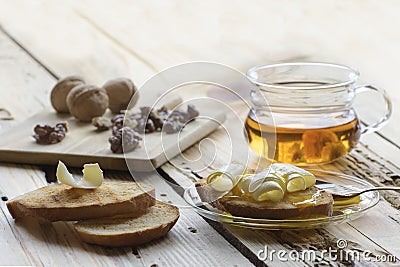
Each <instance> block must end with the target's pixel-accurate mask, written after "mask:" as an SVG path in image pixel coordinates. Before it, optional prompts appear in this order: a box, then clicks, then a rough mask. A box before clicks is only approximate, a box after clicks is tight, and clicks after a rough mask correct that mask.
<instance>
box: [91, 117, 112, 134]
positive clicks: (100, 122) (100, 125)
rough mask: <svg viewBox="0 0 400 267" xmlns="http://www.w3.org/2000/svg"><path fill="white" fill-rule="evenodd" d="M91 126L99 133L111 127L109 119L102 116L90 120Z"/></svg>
mask: <svg viewBox="0 0 400 267" xmlns="http://www.w3.org/2000/svg"><path fill="white" fill-rule="evenodd" d="M92 125H93V126H95V127H96V128H97V130H99V131H105V130H108V129H110V128H111V127H112V126H113V124H112V122H111V120H110V118H107V117H102V116H99V117H94V118H93V119H92Z"/></svg>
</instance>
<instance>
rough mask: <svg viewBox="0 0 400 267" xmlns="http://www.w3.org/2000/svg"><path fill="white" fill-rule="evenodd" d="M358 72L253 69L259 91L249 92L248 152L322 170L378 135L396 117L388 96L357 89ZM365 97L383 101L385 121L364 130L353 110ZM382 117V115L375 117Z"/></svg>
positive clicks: (289, 66) (312, 67)
mask: <svg viewBox="0 0 400 267" xmlns="http://www.w3.org/2000/svg"><path fill="white" fill-rule="evenodd" d="M358 77H359V72H358V71H357V70H355V69H352V68H350V67H347V66H343V65H337V64H330V63H318V62H292V63H281V64H273V65H266V66H258V67H254V68H251V69H250V70H249V71H248V72H247V78H248V79H249V80H250V81H251V82H252V83H253V84H254V85H256V86H257V88H256V89H254V88H252V90H251V92H250V97H251V109H250V112H249V115H248V116H247V119H246V121H245V126H244V128H245V133H246V134H247V138H248V141H249V146H250V148H251V149H252V150H254V151H255V152H256V153H257V154H259V155H261V156H263V157H264V158H266V159H268V160H274V161H278V162H284V163H289V164H294V165H312V164H323V163H329V162H331V161H334V160H335V159H337V158H339V157H341V156H343V155H346V154H347V153H349V151H350V150H351V149H352V148H354V147H355V146H356V145H357V143H358V141H359V139H360V136H361V135H362V134H367V133H372V132H374V131H377V130H379V129H380V128H381V127H382V126H383V125H384V124H385V123H386V122H387V120H388V119H389V117H390V115H391V113H392V104H391V101H390V98H389V97H388V95H387V94H386V92H385V90H383V89H380V88H377V87H375V86H373V85H356V82H357V79H358ZM361 92H371V93H372V94H371V96H372V95H373V96H374V99H376V97H377V95H380V97H382V99H383V100H384V103H385V106H386V107H385V111H384V114H383V115H382V116H380V117H379V116H377V120H376V121H375V122H374V123H372V124H369V125H367V126H363V127H361V126H360V123H359V118H358V117H357V115H356V111H355V109H354V107H353V103H354V99H355V97H356V96H357V95H358V94H359V93H361ZM377 115H379V114H377Z"/></svg>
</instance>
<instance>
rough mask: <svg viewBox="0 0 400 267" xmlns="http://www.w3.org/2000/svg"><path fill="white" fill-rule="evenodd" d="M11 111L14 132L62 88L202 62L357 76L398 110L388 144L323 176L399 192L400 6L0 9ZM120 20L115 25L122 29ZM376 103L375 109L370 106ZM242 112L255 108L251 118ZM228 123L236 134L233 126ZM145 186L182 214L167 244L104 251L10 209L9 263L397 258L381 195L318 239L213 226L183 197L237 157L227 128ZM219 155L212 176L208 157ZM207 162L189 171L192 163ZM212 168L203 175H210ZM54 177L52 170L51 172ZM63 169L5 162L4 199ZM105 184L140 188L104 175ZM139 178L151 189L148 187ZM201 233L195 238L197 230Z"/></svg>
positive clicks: (29, 4)
mask: <svg viewBox="0 0 400 267" xmlns="http://www.w3.org/2000/svg"><path fill="white" fill-rule="evenodd" d="M0 6H1V8H0V25H1V27H2V29H4V30H2V31H0V107H1V108H6V109H8V110H10V111H11V113H12V115H13V117H14V118H15V120H14V121H0V125H1V129H0V131H5V130H6V129H7V128H10V127H14V126H15V125H16V124H17V123H18V122H22V121H23V120H25V119H26V118H28V117H29V116H31V115H33V113H36V112H40V111H42V110H43V109H44V108H48V107H49V100H48V95H49V90H50V89H51V88H52V86H53V85H54V84H55V82H56V80H57V79H58V78H59V77H63V76H65V75H69V74H80V75H83V76H84V77H85V78H87V80H88V81H89V82H90V83H95V84H102V83H104V81H106V80H108V79H110V78H115V77H119V76H125V77H130V78H131V79H132V80H134V81H135V82H136V83H137V84H138V85H139V86H140V85H142V84H143V83H144V82H145V81H146V80H147V79H149V78H150V77H151V76H152V75H154V74H156V73H157V72H158V71H161V70H163V69H164V68H166V67H169V66H172V65H176V64H179V63H183V62H187V61H195V60H208V61H216V62H219V63H223V64H227V65H229V66H232V67H234V68H236V69H238V70H240V71H242V72H245V71H246V70H247V69H248V68H250V67H251V66H253V65H260V64H268V63H274V62H284V61H295V60H304V61H326V62H336V63H341V64H346V65H351V66H353V67H356V68H358V69H359V70H360V72H361V75H362V76H361V80H360V83H364V82H365V83H372V84H375V85H377V86H380V87H382V88H385V89H386V90H387V91H388V92H389V94H390V95H391V98H392V101H393V104H394V112H393V116H392V118H391V120H390V122H389V123H388V124H387V125H386V126H385V127H384V128H383V129H382V130H381V131H379V132H378V133H376V134H371V135H367V136H363V137H362V139H361V143H360V144H359V145H358V146H357V148H356V149H355V150H353V151H352V152H351V153H350V154H349V155H348V156H346V157H344V158H342V159H340V160H338V161H337V162H335V163H334V164H329V165H324V166H322V167H321V168H323V169H329V170H333V171H339V172H343V173H347V174H351V175H355V176H357V177H359V178H362V179H366V180H367V181H369V182H371V183H373V184H375V185H400V179H399V178H400V175H399V174H400V168H399V166H400V157H399V145H398V144H399V141H400V139H399V137H400V131H399V128H398V127H397V124H398V121H399V119H400V112H399V110H398V106H399V105H400V98H399V94H398V92H397V74H396V72H397V65H398V64H397V63H399V62H400V54H399V53H398V46H399V45H400V39H399V38H398V31H397V30H396V29H395V26H394V25H397V24H399V23H400V22H399V20H400V17H399V16H398V13H399V12H400V5H399V4H398V3H397V1H395V0H385V1H382V2H379V3H378V2H376V1H372V0H368V1H363V3H362V5H361V4H360V2H359V1H346V2H337V1H324V2H316V1H307V0H301V1H297V2H293V1H279V2H276V1H252V2H251V3H250V2H249V3H247V2H239V1H218V2H215V1H202V2H198V1H188V2H183V1H171V2H164V1H118V4H116V2H115V1H101V2H98V1H89V0H85V1H79V2H76V1H63V2H62V3H61V2H58V1H57V2H55V1H21V0H16V1H5V0H2V1H0ZM116 18H118V19H116ZM365 97H366V98H365V100H364V96H360V97H359V98H358V99H359V100H357V101H361V102H360V103H361V104H360V103H359V104H358V106H357V108H359V111H360V112H359V115H360V117H361V118H362V119H363V120H365V121H366V122H369V121H373V120H374V119H375V118H376V117H377V116H379V114H380V113H379V112H380V110H379V108H380V105H379V104H378V100H377V98H372V99H371V98H368V97H367V96H365ZM363 101H366V102H363ZM244 112H245V110H244ZM224 125H227V127H228V126H231V127H235V128H234V130H235V129H236V135H235V136H234V138H239V137H240V136H241V135H242V132H241V129H239V130H238V129H237V128H236V126H234V125H235V121H233V120H232V118H230V117H229V115H228V116H227V121H226V122H225V124H224ZM208 138H209V139H210V140H213V142H212V143H211V142H209V143H207V142H202V143H201V145H200V144H195V145H194V146H192V147H190V148H189V149H187V150H186V151H185V152H184V153H183V154H182V155H180V156H177V157H175V158H173V159H171V160H170V162H169V163H166V164H164V165H163V166H162V167H161V168H160V169H159V170H158V171H159V175H156V176H152V175H151V176H149V177H146V174H143V175H144V177H145V178H146V179H148V180H149V181H151V183H153V184H154V186H155V188H156V191H157V197H158V198H159V199H161V200H165V201H172V202H173V203H175V204H177V205H179V206H181V213H182V216H181V218H180V220H179V222H178V224H177V225H176V226H175V227H174V228H173V229H172V231H171V232H170V233H169V234H168V236H167V237H165V238H164V239H162V240H159V241H154V242H152V243H151V244H149V245H146V246H141V247H138V248H126V249H105V248H101V247H96V246H90V245H86V244H83V243H81V242H80V241H79V240H78V239H77V236H76V234H75V233H74V232H73V230H72V228H71V227H70V225H69V224H65V223H57V224H52V225H49V224H37V223H36V224H35V223H27V225H23V224H19V223H14V221H13V220H12V219H11V217H10V215H9V213H8V211H7V209H6V208H5V207H4V203H1V211H2V212H1V213H0V223H1V226H2V227H1V229H0V231H1V237H2V240H5V241H4V242H2V243H1V244H0V249H1V258H0V264H1V265H37V266H54V265H56V266H57V265H58V266H60V265H62V266H63V265H68V264H73V265H78V266H93V265H101V266H132V265H139V266H151V265H153V264H157V265H158V266H210V265H213V266H234V265H236V266H248V265H251V264H253V265H256V266H265V265H268V266H311V265H321V264H326V265H332V266H348V265H350V266H351V265H355V266H365V265H367V264H368V265H369V266H380V265H383V264H382V263H374V262H362V261H361V262H358V261H338V260H336V261H335V260H333V259H330V258H328V257H325V258H323V259H322V260H320V261H317V262H310V261H307V260H305V261H299V262H280V261H274V262H264V261H262V260H259V259H258V258H257V256H256V253H257V252H258V251H259V250H260V249H263V248H264V247H265V245H268V247H269V248H270V249H275V250H279V249H283V250H285V251H287V252H289V251H291V250H296V251H301V250H304V249H312V250H315V251H317V252H318V253H319V252H320V251H322V250H323V249H327V248H329V247H335V245H336V241H337V240H338V239H346V240H347V242H348V248H347V250H346V251H347V252H349V250H357V251H367V250H368V251H371V252H372V253H373V255H394V256H396V257H397V260H399V258H400V251H399V247H400V241H399V240H398V239H397V238H396V233H397V232H398V230H399V228H400V212H399V208H400V203H399V193H396V192H386V193H382V194H381V195H382V199H381V201H380V203H379V204H378V206H377V207H376V208H374V209H373V210H371V211H370V212H369V213H368V214H366V215H365V216H363V217H362V218H360V219H358V220H356V221H353V222H350V223H346V224H342V225H337V226H329V227H327V228H324V229H316V230H307V231H256V230H249V229H242V228H235V227H230V226H229V227H227V226H224V225H221V224H219V223H215V222H212V221H208V220H204V219H203V218H202V217H200V216H199V215H197V214H196V213H195V212H194V211H192V210H190V209H187V208H184V207H183V205H184V202H183V200H182V198H181V197H180V194H181V193H182V190H183V188H185V187H186V186H187V185H189V184H190V183H191V182H193V181H196V180H197V179H199V177H202V176H204V175H207V173H209V172H210V171H211V170H212V169H213V168H216V167H217V166H219V165H221V164H223V163H224V162H225V161H226V160H227V157H228V156H229V155H230V151H229V149H228V148H229V147H228V146H227V144H228V141H227V140H226V135H225V132H224V131H223V130H222V129H220V130H218V131H215V132H214V133H213V134H212V135H210V136H209V137H208ZM215 149H216V151H218V153H217V158H216V159H215V161H214V163H213V164H212V165H210V166H209V159H210V157H211V156H210V155H209V153H211V152H213V151H215ZM201 153H203V157H201V158H200V160H197V161H196V162H193V163H191V164H188V161H187V159H191V158H192V159H193V158H197V157H198V155H200V154H201ZM204 167H205V168H204ZM53 171H54V169H53ZM53 171H52V168H48V167H41V166H32V165H23V164H5V163H1V164H0V187H1V188H2V191H4V192H5V193H6V194H7V195H8V196H9V197H13V196H16V195H19V194H22V193H24V192H27V191H29V190H32V189H34V188H37V187H40V186H43V185H46V184H47V180H46V178H48V180H49V177H51V176H54V173H53ZM106 177H107V178H108V179H121V180H124V179H132V178H131V175H130V174H129V173H127V172H106ZM137 179H144V178H141V177H137ZM193 229H196V232H195V231H194V230H193Z"/></svg>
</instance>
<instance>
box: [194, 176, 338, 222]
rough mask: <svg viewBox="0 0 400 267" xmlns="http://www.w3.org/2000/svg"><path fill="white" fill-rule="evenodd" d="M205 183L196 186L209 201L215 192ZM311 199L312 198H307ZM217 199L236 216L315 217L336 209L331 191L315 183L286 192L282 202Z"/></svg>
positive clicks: (268, 217)
mask: <svg viewBox="0 0 400 267" xmlns="http://www.w3.org/2000/svg"><path fill="white" fill-rule="evenodd" d="M206 183H207V182H206V181H205V180H204V179H202V180H200V181H198V182H197V183H196V188H197V192H198V193H199V196H200V198H201V199H202V200H203V201H206V202H209V201H208V200H210V196H213V193H212V192H206V191H205V190H204V189H203V190H202V188H208V189H207V190H209V188H210V187H202V186H204V185H205V184H206ZM312 196H314V200H313V201H311V197H312ZM308 199H309V200H310V201H307V200H308ZM211 200H213V199H211ZM217 202H218V203H217V204H216V203H215V201H214V202H211V203H210V204H211V205H213V206H214V207H217V208H219V209H221V208H222V209H223V210H224V211H227V212H229V213H230V214H232V215H234V216H239V217H247V218H257V219H290V218H313V217H318V216H331V215H332V211H333V197H332V195H331V194H329V193H327V192H325V191H323V190H320V189H318V188H316V187H314V186H313V187H310V188H308V189H306V190H303V191H299V192H293V193H290V194H285V197H284V198H283V199H282V201H279V202H273V201H256V200H254V199H252V198H251V197H247V198H239V197H238V198H220V199H219V200H218V201H217ZM302 202H304V203H303V204H302Z"/></svg>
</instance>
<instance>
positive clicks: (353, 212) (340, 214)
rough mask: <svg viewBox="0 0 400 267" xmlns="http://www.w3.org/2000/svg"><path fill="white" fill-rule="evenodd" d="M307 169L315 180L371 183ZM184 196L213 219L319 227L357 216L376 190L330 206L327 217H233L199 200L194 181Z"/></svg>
mask: <svg viewBox="0 0 400 267" xmlns="http://www.w3.org/2000/svg"><path fill="white" fill-rule="evenodd" d="M308 171H311V172H312V173H313V174H314V175H315V176H316V178H317V181H318V182H319V183H331V184H336V185H341V186H345V187H351V188H352V189H355V190H363V189H367V188H371V187H374V186H373V185H371V184H370V183H368V182H366V181H363V180H361V179H359V178H356V177H354V176H350V175H345V174H341V173H336V172H330V171H323V170H312V169H309V170H308ZM184 199H185V200H186V202H187V203H188V204H189V205H190V206H192V207H194V208H195V210H196V211H197V212H198V213H199V214H200V215H202V216H204V217H206V218H208V219H211V220H214V221H218V222H222V223H227V224H231V225H235V226H240V227H246V228H256V229H266V230H283V229H308V228H320V227H324V226H327V225H329V224H339V223H344V222H349V221H351V220H354V219H356V218H358V217H360V216H361V215H362V214H364V213H365V212H366V211H368V210H369V209H370V208H372V207H373V206H375V205H376V204H377V203H378V202H379V193H378V192H377V191H373V192H367V193H364V194H362V195H361V201H360V203H358V204H353V205H349V206H343V207H337V206H334V212H333V215H332V216H330V217H324V218H312V219H285V220H272V219H254V218H246V217H237V216H233V215H230V214H228V213H224V212H223V211H221V210H218V209H215V208H213V207H211V205H209V204H208V203H204V202H202V201H201V199H200V197H199V195H198V194H197V190H196V188H195V186H194V184H193V185H191V186H190V187H188V188H187V189H186V190H185V192H184Z"/></svg>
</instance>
